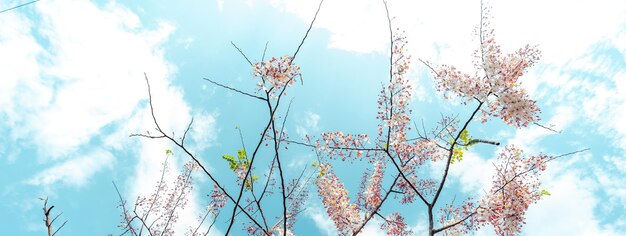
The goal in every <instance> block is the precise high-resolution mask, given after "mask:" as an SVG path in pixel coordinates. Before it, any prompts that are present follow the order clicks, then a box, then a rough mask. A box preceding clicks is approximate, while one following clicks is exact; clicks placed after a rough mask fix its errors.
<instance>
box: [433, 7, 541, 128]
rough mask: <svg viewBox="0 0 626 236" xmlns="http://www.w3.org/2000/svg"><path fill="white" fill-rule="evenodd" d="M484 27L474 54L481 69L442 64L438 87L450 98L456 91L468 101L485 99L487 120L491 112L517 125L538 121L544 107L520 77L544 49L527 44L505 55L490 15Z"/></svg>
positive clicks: (438, 73)
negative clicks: (467, 70) (468, 70)
mask: <svg viewBox="0 0 626 236" xmlns="http://www.w3.org/2000/svg"><path fill="white" fill-rule="evenodd" d="M481 28H482V29H481V33H480V34H481V35H480V36H481V45H480V48H479V50H476V51H475V54H474V58H475V63H474V65H475V67H476V69H477V72H476V73H475V74H474V75H470V74H467V73H464V72H461V71H459V70H458V69H457V68H456V67H454V66H449V65H441V66H438V67H437V68H436V71H435V80H436V83H437V90H439V91H441V92H443V93H444V97H446V98H450V97H451V96H450V95H454V96H458V97H461V98H462V99H464V102H467V101H471V100H478V101H480V102H485V103H486V105H487V107H488V109H482V112H483V122H484V121H486V120H487V118H488V117H489V116H493V117H500V118H501V119H502V120H503V121H504V122H505V123H507V124H509V125H512V126H515V127H525V126H528V124H530V123H533V122H536V121H538V120H539V112H540V110H539V108H538V107H537V105H536V102H535V101H534V100H532V99H530V98H529V96H528V94H527V93H526V91H525V90H524V88H522V87H521V82H519V78H520V77H521V76H522V75H523V74H524V73H525V72H526V71H527V70H528V68H529V67H532V66H533V65H534V64H535V63H536V62H537V61H538V60H539V57H540V51H539V50H538V49H537V48H536V47H531V46H529V45H526V46H525V47H523V48H521V49H519V50H518V51H516V52H514V53H511V54H508V55H502V53H501V51H500V46H499V45H498V44H496V41H495V36H494V33H493V30H489V21H488V20H487V19H484V21H483V25H482V27H481Z"/></svg>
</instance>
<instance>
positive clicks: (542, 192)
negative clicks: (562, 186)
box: [539, 189, 552, 196]
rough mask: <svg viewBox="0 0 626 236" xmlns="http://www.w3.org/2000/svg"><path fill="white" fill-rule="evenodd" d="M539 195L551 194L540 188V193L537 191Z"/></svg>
mask: <svg viewBox="0 0 626 236" xmlns="http://www.w3.org/2000/svg"><path fill="white" fill-rule="evenodd" d="M539 195H541V196H550V195H552V194H550V192H548V191H547V190H545V189H542V190H541V193H539Z"/></svg>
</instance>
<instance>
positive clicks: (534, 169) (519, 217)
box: [477, 145, 551, 235]
mask: <svg viewBox="0 0 626 236" xmlns="http://www.w3.org/2000/svg"><path fill="white" fill-rule="evenodd" d="M522 154H523V152H522V150H521V149H518V148H516V147H514V146H512V145H509V146H506V147H505V148H504V150H503V151H502V152H501V153H500V154H499V156H498V160H499V161H500V163H499V164H497V171H498V172H497V174H496V175H495V176H494V180H493V186H492V188H491V191H490V192H489V194H488V195H486V196H485V197H484V198H483V199H482V201H481V203H480V207H479V208H478V211H477V215H478V218H479V219H481V220H484V221H486V222H489V223H490V224H492V225H493V227H494V229H495V232H496V234H498V235H515V234H518V233H520V232H521V227H522V225H523V224H524V223H525V222H524V219H525V217H524V214H525V213H526V210H528V207H529V206H530V204H533V203H535V202H537V201H538V200H539V199H540V198H541V196H542V192H541V191H540V189H539V186H540V184H541V182H540V181H539V174H540V172H541V171H543V170H545V164H546V161H548V160H549V159H550V158H551V157H549V156H546V155H538V156H533V157H530V158H523V157H522Z"/></svg>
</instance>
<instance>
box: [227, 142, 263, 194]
mask: <svg viewBox="0 0 626 236" xmlns="http://www.w3.org/2000/svg"><path fill="white" fill-rule="evenodd" d="M222 159H224V160H226V161H227V162H228V165H229V166H230V170H232V171H236V170H237V169H239V168H241V167H243V169H244V170H247V169H248V167H249V166H250V160H249V159H248V155H247V154H246V150H245V149H239V150H237V157H236V158H235V157H234V156H232V155H228V154H224V155H222ZM258 179H259V176H258V175H255V174H253V175H251V176H250V179H247V180H246V181H245V185H246V188H247V189H248V190H252V183H254V182H255V181H257V180H258Z"/></svg>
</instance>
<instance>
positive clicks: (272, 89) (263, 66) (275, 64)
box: [252, 56, 300, 98]
mask: <svg viewBox="0 0 626 236" xmlns="http://www.w3.org/2000/svg"><path fill="white" fill-rule="evenodd" d="M252 69H253V72H252V74H253V76H254V77H260V78H261V81H259V82H258V83H257V85H258V86H259V90H263V91H265V92H267V93H269V95H270V97H272V98H277V97H278V96H279V95H280V94H281V93H282V92H283V90H284V89H285V87H287V86H290V85H293V84H294V83H295V82H296V77H297V76H299V75H300V67H299V66H297V65H293V64H292V57H290V56H283V57H280V58H275V57H272V58H271V59H269V61H267V62H265V61H263V62H257V63H255V64H254V65H253V67H252ZM277 91H278V92H277ZM277 94H278V95H277Z"/></svg>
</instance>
